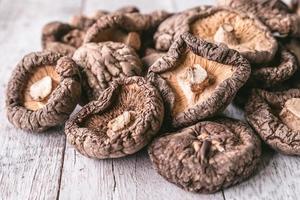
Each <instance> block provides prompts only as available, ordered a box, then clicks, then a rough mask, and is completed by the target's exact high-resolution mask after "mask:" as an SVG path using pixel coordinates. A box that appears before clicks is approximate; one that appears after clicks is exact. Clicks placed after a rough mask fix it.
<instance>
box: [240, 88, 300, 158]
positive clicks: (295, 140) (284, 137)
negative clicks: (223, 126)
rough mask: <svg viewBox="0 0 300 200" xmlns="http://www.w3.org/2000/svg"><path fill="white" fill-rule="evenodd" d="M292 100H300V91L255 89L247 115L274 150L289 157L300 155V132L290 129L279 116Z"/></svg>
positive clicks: (247, 107)
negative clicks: (286, 104)
mask: <svg viewBox="0 0 300 200" xmlns="http://www.w3.org/2000/svg"><path fill="white" fill-rule="evenodd" d="M291 98H300V89H289V90H285V91H277V92H269V91H266V90H262V89H253V90H252V94H251V96H250V98H249V99H248V102H247V104H246V107H245V114H246V119H247V121H248V123H249V124H250V125H251V126H252V127H253V128H254V129H255V131H256V132H257V133H258V134H259V135H260V137H261V138H262V140H263V141H264V142H265V143H267V144H268V145H270V146H271V147H272V148H273V149H275V150H276V151H279V152H281V153H284V154H288V155H300V142H299V141H300V132H299V131H296V130H293V129H291V128H289V127H288V125H287V124H286V123H284V122H283V121H282V120H281V118H280V116H279V114H280V111H281V110H282V109H283V108H284V107H285V103H286V102H287V101H288V100H289V99H291Z"/></svg>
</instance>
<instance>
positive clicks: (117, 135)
mask: <svg viewBox="0 0 300 200" xmlns="http://www.w3.org/2000/svg"><path fill="white" fill-rule="evenodd" d="M163 116H164V107H163V102H162V99H161V97H160V94H159V93H158V91H157V90H156V88H155V87H154V86H152V85H151V84H150V83H149V82H147V81H146V80H145V79H144V78H143V77H129V78H121V79H118V80H116V81H114V82H113V83H112V84H111V86H110V87H109V88H107V89H106V90H105V91H103V92H102V93H101V95H100V97H99V99H98V100H96V101H92V102H90V103H89V104H87V105H85V106H84V107H83V108H82V109H81V110H80V111H79V112H78V113H77V114H76V115H75V116H74V117H72V118H71V119H70V120H69V121H68V122H67V123H66V127H65V133H66V135H67V140H68V141H69V143H71V144H72V145H74V147H75V148H76V149H77V150H78V151H79V152H80V153H82V154H83V155H85V156H88V157H92V158H98V159H104V158H117V157H123V156H126V155H130V154H133V153H135V152H137V151H139V150H140V149H141V148H143V147H144V146H145V145H147V144H148V142H149V141H150V140H151V139H152V137H153V136H154V135H155V134H156V133H157V132H158V131H159V129H160V126H161V124H162V120H163Z"/></svg>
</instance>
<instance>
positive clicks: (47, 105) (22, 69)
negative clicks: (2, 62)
mask: <svg viewBox="0 0 300 200" xmlns="http://www.w3.org/2000/svg"><path fill="white" fill-rule="evenodd" d="M80 95H81V89H80V80H79V70H78V67H77V65H76V64H75V62H74V61H73V60H71V59H70V58H68V57H62V55H60V54H57V53H53V52H47V51H45V52H37V53H31V54H28V55H26V56H25V57H24V58H23V59H22V60H21V61H20V62H19V64H18V65H17V66H16V68H15V70H14V72H13V74H12V76H11V78H10V81H9V83H8V88H7V98H6V108H7V116H8V120H9V121H10V122H11V123H12V124H13V125H14V126H15V127H17V128H20V129H23V130H26V131H30V132H42V131H44V130H46V129H48V128H50V127H53V126H57V125H60V124H63V123H64V122H65V121H66V120H67V119H68V118H69V115H70V114H71V113H72V111H73V110H74V108H75V107H76V105H77V103H78V101H79V98H80Z"/></svg>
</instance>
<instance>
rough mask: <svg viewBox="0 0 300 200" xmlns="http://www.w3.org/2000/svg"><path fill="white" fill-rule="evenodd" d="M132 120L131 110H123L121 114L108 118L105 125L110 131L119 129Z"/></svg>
mask: <svg viewBox="0 0 300 200" xmlns="http://www.w3.org/2000/svg"><path fill="white" fill-rule="evenodd" d="M133 121H134V112H133V111H124V112H123V113H122V114H121V115H119V116H117V117H116V118H114V119H112V120H110V121H109V122H108V124H107V127H108V128H109V129H110V130H112V131H121V130H123V129H124V128H126V127H128V125H129V124H131V123H132V122H133Z"/></svg>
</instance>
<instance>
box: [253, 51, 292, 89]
mask: <svg viewBox="0 0 300 200" xmlns="http://www.w3.org/2000/svg"><path fill="white" fill-rule="evenodd" d="M277 54H278V55H277V56H275V58H274V59H273V61H272V62H271V63H269V64H268V65H267V66H266V65H263V66H261V65H258V66H253V67H252V73H251V76H250V78H249V82H248V85H250V86H251V87H258V88H267V87H272V86H275V85H278V84H280V83H283V82H284V81H286V80H288V79H289V78H291V77H292V76H293V75H294V73H295V72H296V71H297V69H298V62H297V58H296V57H295V56H294V55H293V54H292V53H290V52H289V51H287V50H285V49H282V50H279V51H278V52H277Z"/></svg>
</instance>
